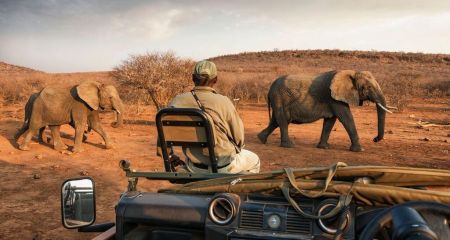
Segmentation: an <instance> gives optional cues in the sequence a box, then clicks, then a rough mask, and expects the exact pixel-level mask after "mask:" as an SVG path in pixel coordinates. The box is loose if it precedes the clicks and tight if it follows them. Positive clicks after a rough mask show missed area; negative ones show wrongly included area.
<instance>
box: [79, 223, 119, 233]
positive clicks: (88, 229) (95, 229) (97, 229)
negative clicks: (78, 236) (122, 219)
mask: <svg viewBox="0 0 450 240" xmlns="http://www.w3.org/2000/svg"><path fill="white" fill-rule="evenodd" d="M115 225H116V224H115V223H113V222H108V223H102V224H95V225H90V226H85V227H80V228H78V232H105V231H107V230H108V229H110V228H112V227H114V226H115Z"/></svg>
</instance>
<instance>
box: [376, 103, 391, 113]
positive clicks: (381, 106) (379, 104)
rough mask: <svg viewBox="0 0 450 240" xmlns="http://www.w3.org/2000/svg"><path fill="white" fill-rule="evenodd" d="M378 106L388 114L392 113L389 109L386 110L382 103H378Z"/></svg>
mask: <svg viewBox="0 0 450 240" xmlns="http://www.w3.org/2000/svg"><path fill="white" fill-rule="evenodd" d="M377 105H378V106H379V107H380V108H381V109H383V110H384V111H386V112H388V113H392V112H391V111H389V109H387V108H385V107H384V106H383V105H381V103H377Z"/></svg>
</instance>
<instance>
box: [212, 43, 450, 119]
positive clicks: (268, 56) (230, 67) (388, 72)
mask: <svg viewBox="0 0 450 240" xmlns="http://www.w3.org/2000/svg"><path fill="white" fill-rule="evenodd" d="M211 60H212V61H214V62H215V63H216V65H217V66H218V68H219V72H220V75H219V76H220V81H221V82H223V83H221V85H220V86H219V89H221V90H222V92H223V93H224V94H226V95H228V96H230V97H236V96H239V97H241V98H242V100H244V101H252V102H259V101H261V97H260V96H259V95H260V93H261V92H263V93H264V94H265V93H267V89H268V87H269V86H270V83H271V82H272V81H273V80H275V79H276V78H277V77H278V76H280V75H283V74H298V75H302V76H304V77H313V76H314V75H317V74H319V73H321V72H325V71H329V70H335V69H338V70H339V69H341V70H342V69H354V70H367V71H371V72H372V73H373V74H374V76H375V77H376V79H377V80H378V82H379V83H380V85H381V87H382V89H383V91H384V93H385V95H386V97H387V100H388V103H389V104H390V105H394V106H396V107H398V108H399V109H400V110H402V109H405V108H406V107H407V106H408V103H409V102H410V101H411V99H412V98H413V97H425V98H427V97H444V96H450V55H449V54H422V53H403V52H374V51H340V50H302V51H300V50H299V51H275V52H252V53H241V54H237V55H226V56H219V57H215V58H211ZM255 84H257V85H258V87H256V86H255ZM238 86H239V87H238Z"/></svg>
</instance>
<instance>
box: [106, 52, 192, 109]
mask: <svg viewBox="0 0 450 240" xmlns="http://www.w3.org/2000/svg"><path fill="white" fill-rule="evenodd" d="M193 65H194V62H193V61H192V60H190V59H182V58H179V57H177V56H175V54H174V53H173V52H163V53H158V52H155V53H146V54H142V55H131V56H130V57H129V58H128V59H126V60H124V61H123V62H122V64H120V65H119V66H117V67H115V68H114V71H113V72H112V76H113V77H114V78H115V79H116V80H117V81H118V83H119V84H120V85H122V86H123V88H122V90H123V91H124V92H125V94H123V95H124V96H125V99H126V100H131V101H134V102H136V101H144V102H148V101H149V100H151V101H152V102H153V104H154V105H155V107H156V108H157V109H160V108H161V107H163V106H166V105H167V104H168V102H169V101H170V100H171V99H172V98H173V97H174V96H175V95H177V94H179V93H181V92H183V91H185V90H186V89H187V88H188V87H189V86H190V85H191V83H192V81H191V78H192V77H191V74H192V69H193ZM127 98H128V99H127Z"/></svg>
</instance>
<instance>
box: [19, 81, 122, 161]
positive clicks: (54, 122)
mask: <svg viewBox="0 0 450 240" xmlns="http://www.w3.org/2000/svg"><path fill="white" fill-rule="evenodd" d="M99 109H105V110H114V111H116V113H117V121H116V122H115V123H114V124H113V127H119V126H121V125H122V124H123V117H122V114H123V109H124V107H123V103H122V100H121V99H120V96H119V94H118V92H117V89H116V88H115V87H114V86H112V85H104V84H100V83H98V82H95V81H85V82H82V83H81V84H79V85H76V86H73V87H70V88H61V87H55V86H50V87H46V88H44V89H43V90H41V91H40V92H39V93H35V94H32V95H31V96H30V98H29V99H28V102H27V104H26V105H25V118H24V123H23V126H22V128H21V129H20V130H19V131H18V132H17V134H16V135H15V138H16V139H19V138H20V137H21V136H22V135H23V136H24V141H23V143H22V144H21V145H20V146H19V149H21V150H29V149H30V148H29V142H30V140H31V138H32V136H33V135H34V134H35V133H36V132H37V131H38V130H39V140H40V141H45V142H47V140H46V139H45V135H43V131H44V129H45V127H46V126H49V128H50V130H51V132H52V140H53V145H54V148H55V149H57V150H63V149H66V148H67V146H66V145H65V144H64V143H63V142H62V141H61V137H60V133H59V128H60V126H61V125H62V124H70V125H71V126H72V127H74V128H75V144H74V148H73V151H74V152H81V151H82V146H81V143H82V142H83V140H85V137H86V136H85V135H84V133H85V128H86V125H88V128H89V130H90V129H92V130H94V131H96V132H97V133H98V134H100V135H101V136H102V138H103V140H104V141H105V145H106V148H111V147H112V145H111V143H110V140H109V138H108V136H107V134H106V132H105V131H104V130H103V128H102V126H101V124H100V118H99V113H98V110H99Z"/></svg>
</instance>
